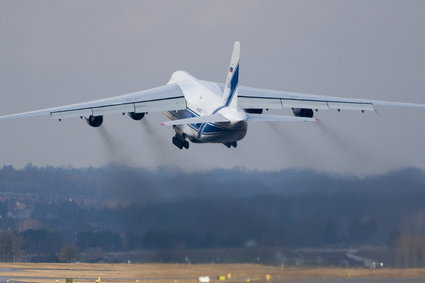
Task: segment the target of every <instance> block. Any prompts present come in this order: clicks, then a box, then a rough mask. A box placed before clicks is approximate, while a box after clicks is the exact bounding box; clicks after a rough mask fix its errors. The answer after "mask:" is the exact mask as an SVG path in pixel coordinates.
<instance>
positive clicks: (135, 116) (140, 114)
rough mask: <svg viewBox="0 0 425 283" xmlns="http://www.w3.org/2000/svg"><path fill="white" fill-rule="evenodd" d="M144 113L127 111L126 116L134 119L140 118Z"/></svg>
mask: <svg viewBox="0 0 425 283" xmlns="http://www.w3.org/2000/svg"><path fill="white" fill-rule="evenodd" d="M145 115H146V113H136V112H128V116H129V117H130V118H131V119H133V120H136V121H139V120H142V119H143V117H145Z"/></svg>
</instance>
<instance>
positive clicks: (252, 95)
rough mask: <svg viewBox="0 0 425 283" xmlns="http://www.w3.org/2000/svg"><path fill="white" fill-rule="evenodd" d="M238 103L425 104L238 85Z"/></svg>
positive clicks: (313, 105) (255, 105) (311, 106)
mask: <svg viewBox="0 0 425 283" xmlns="http://www.w3.org/2000/svg"><path fill="white" fill-rule="evenodd" d="M238 105H239V106H240V107H241V108H244V109H284V108H289V109H290V108H309V109H318V110H319V109H320V110H332V109H334V110H359V111H374V110H375V108H374V106H376V105H381V106H401V107H420V108H425V104H417V103H404V102H392V101H380V100H370V99H356V98H342V97H331V96H322V95H314V94H304V93H295V92H286V91H277V90H269V89H259V88H252V87H245V86H239V88H238Z"/></svg>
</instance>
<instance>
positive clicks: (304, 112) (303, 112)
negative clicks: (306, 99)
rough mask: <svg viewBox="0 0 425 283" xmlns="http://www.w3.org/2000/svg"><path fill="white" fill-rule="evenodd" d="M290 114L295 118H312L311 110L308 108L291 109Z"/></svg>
mask: <svg viewBox="0 0 425 283" xmlns="http://www.w3.org/2000/svg"><path fill="white" fill-rule="evenodd" d="M292 112H293V113H294V116H296V117H304V118H313V115H314V113H313V109H309V108H292Z"/></svg>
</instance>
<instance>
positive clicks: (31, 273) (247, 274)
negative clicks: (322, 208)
mask: <svg viewBox="0 0 425 283" xmlns="http://www.w3.org/2000/svg"><path fill="white" fill-rule="evenodd" d="M228 274H230V277H231V279H228V280H227V281H228V282H229V281H230V282H266V281H267V280H266V275H267V274H269V275H270V278H271V282H285V281H287V280H295V279H310V278H316V279H327V278H356V277H364V278H424V279H425V269H380V270H365V269H354V268H295V267H274V266H265V265H254V264H200V265H183V264H86V263H80V264H58V263H3V264H1V265H0V281H1V282H6V281H7V280H8V279H10V280H11V281H25V282H65V278H73V281H74V282H95V281H96V280H97V279H98V278H99V277H100V279H101V281H103V282H140V283H142V282H158V283H159V282H170V283H178V282H181V283H186V282H187V283H189V282H197V279H198V277H199V276H210V277H211V279H212V281H216V280H217V276H219V275H222V276H226V277H227V276H228ZM424 281H425V280H424Z"/></svg>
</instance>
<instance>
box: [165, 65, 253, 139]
mask: <svg viewBox="0 0 425 283" xmlns="http://www.w3.org/2000/svg"><path fill="white" fill-rule="evenodd" d="M173 83H175V84H177V85H178V86H179V87H180V89H181V90H182V92H183V94H184V97H185V99H186V103H187V107H186V109H185V110H177V111H169V112H164V115H165V116H167V117H168V118H169V119H170V120H177V119H185V118H191V117H199V116H206V115H211V114H216V113H219V114H221V115H223V116H224V117H226V118H228V119H229V120H230V121H231V122H217V123H198V124H187V125H178V126H174V130H175V131H176V133H177V134H181V135H183V136H184V137H187V138H188V139H189V140H190V141H191V142H194V143H230V142H235V141H238V140H241V139H242V138H244V137H245V135H246V132H247V122H246V115H245V112H244V111H243V110H242V109H239V108H232V107H226V106H224V103H223V95H222V93H223V90H222V89H221V88H220V86H219V85H218V84H217V83H213V82H207V81H201V80H198V79H196V78H195V77H193V76H191V75H190V74H188V73H187V72H184V71H177V72H174V73H173V75H172V76H171V79H170V81H169V82H168V84H173Z"/></svg>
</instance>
